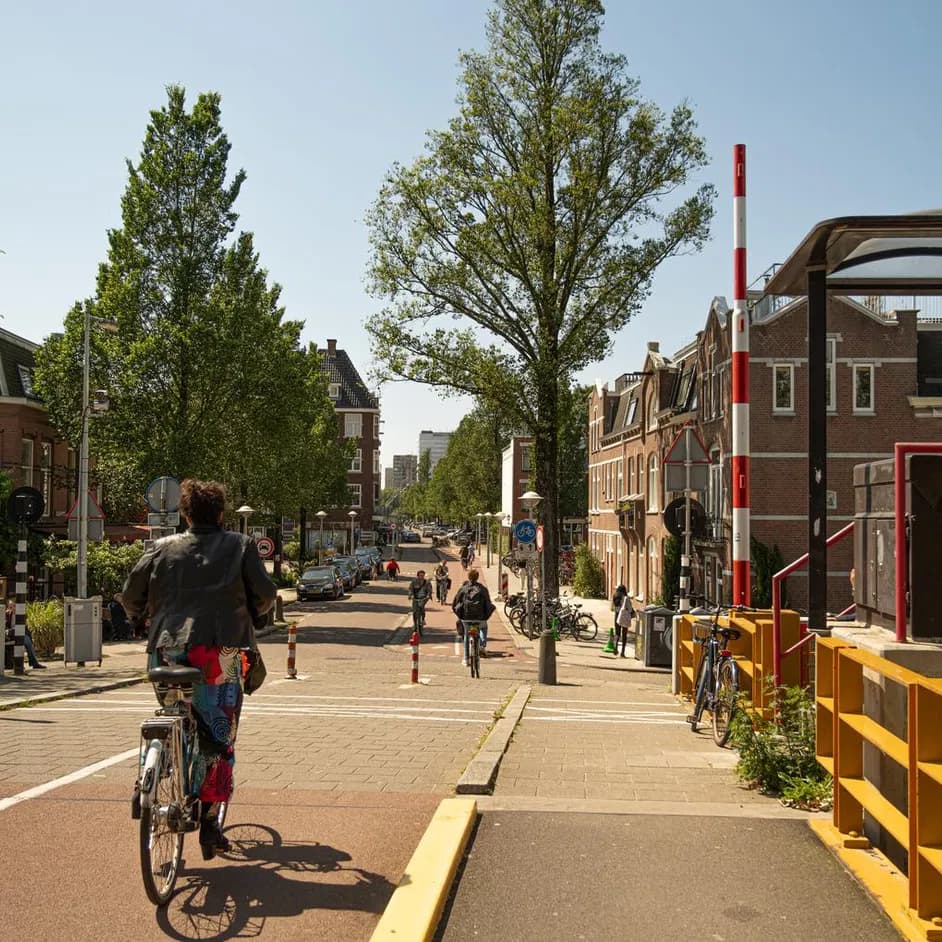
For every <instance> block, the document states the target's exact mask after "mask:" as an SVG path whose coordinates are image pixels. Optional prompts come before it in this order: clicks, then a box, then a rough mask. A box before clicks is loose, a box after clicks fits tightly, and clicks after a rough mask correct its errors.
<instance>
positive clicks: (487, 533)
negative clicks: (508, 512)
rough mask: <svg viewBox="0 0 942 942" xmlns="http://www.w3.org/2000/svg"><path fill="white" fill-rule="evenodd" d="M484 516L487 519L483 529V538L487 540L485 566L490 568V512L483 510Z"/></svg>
mask: <svg viewBox="0 0 942 942" xmlns="http://www.w3.org/2000/svg"><path fill="white" fill-rule="evenodd" d="M484 518H485V519H486V520H487V527H486V529H485V539H486V540H487V568H488V569H490V568H491V512H490V511H489V510H486V511H485V512H484Z"/></svg>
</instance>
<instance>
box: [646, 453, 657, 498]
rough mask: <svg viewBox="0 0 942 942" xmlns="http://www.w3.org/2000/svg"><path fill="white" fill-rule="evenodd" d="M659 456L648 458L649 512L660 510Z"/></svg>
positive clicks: (652, 455) (653, 455)
mask: <svg viewBox="0 0 942 942" xmlns="http://www.w3.org/2000/svg"><path fill="white" fill-rule="evenodd" d="M658 509H659V502H658V484H657V455H656V454H655V453H654V452H651V457H650V458H648V510H658Z"/></svg>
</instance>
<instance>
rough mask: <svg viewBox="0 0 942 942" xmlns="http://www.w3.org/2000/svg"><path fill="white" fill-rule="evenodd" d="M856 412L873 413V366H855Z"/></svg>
mask: <svg viewBox="0 0 942 942" xmlns="http://www.w3.org/2000/svg"><path fill="white" fill-rule="evenodd" d="M854 412H873V364H872V363H855V364H854Z"/></svg>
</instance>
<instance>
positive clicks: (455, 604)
mask: <svg viewBox="0 0 942 942" xmlns="http://www.w3.org/2000/svg"><path fill="white" fill-rule="evenodd" d="M479 577H480V574H479V573H478V571H477V569H469V570H468V581H467V582H466V583H465V584H464V585H463V586H462V587H461V588H460V589H459V590H458V591H457V592H456V593H455V597H454V599H453V600H452V603H451V609H452V611H453V612H454V613H455V615H457V616H458V618H459V619H461V622H462V624H463V625H464V629H465V630H464V661H463V664H464V666H465V667H467V666H468V625H469V624H470V623H473V624H477V625H478V627H479V631H480V636H481V657H484V651H485V649H486V648H487V620H488V618H490V617H491V615H493V614H494V603H493V602H492V601H491V595H490V593H489V592H488V591H487V586H484V585H481V583H480V582H478V578H479Z"/></svg>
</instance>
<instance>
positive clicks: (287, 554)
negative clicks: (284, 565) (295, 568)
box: [281, 540, 301, 562]
mask: <svg viewBox="0 0 942 942" xmlns="http://www.w3.org/2000/svg"><path fill="white" fill-rule="evenodd" d="M300 551H301V542H300V541H299V540H288V542H287V543H285V544H284V546H282V547H281V555H282V557H283V558H284V559H290V560H291V562H297V560H298V553H299V552H300Z"/></svg>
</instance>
